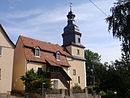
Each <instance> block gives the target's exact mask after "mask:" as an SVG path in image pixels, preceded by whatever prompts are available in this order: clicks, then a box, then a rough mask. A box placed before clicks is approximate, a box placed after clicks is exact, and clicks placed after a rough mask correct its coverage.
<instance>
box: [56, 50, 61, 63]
mask: <svg viewBox="0 0 130 98" xmlns="http://www.w3.org/2000/svg"><path fill="white" fill-rule="evenodd" d="M60 59H61V54H60V52H56V60H58V61H60Z"/></svg>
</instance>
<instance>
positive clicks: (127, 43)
mask: <svg viewBox="0 0 130 98" xmlns="http://www.w3.org/2000/svg"><path fill="white" fill-rule="evenodd" d="M111 13H112V15H111V16H109V17H108V18H107V19H106V20H107V22H108V23H109V28H108V29H109V30H111V31H112V33H113V36H114V37H116V38H119V39H120V40H121V42H122V59H124V61H125V62H126V63H127V65H130V0H118V1H117V2H116V3H115V5H114V7H112V8H111Z"/></svg>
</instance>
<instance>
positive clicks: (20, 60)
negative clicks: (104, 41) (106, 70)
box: [12, 10, 86, 91]
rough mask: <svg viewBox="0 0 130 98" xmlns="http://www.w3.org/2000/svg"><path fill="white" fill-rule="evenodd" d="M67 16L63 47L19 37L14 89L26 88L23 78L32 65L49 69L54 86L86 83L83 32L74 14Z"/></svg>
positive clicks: (82, 84) (83, 85)
mask: <svg viewBox="0 0 130 98" xmlns="http://www.w3.org/2000/svg"><path fill="white" fill-rule="evenodd" d="M67 18H68V22H67V26H66V27H65V28H64V32H63V34H62V37H63V45H62V46H59V45H55V44H51V43H48V42H43V41H39V40H35V39H32V38H28V37H24V36H20V37H19V38H18V41H17V43H16V48H15V51H14V67H13V86H12V87H13V90H17V91H24V90H25V86H24V84H23V82H22V80H20V77H21V76H23V75H25V73H26V72H27V71H28V70H30V69H32V68H33V69H34V70H36V71H37V70H43V71H44V72H48V73H49V76H50V78H51V80H52V81H53V88H56V89H66V88H68V89H69V88H71V87H73V86H75V84H78V85H79V86H81V88H84V87H85V86H86V68H85V59H84V48H85V47H84V46H83V45H82V44H81V35H82V34H81V33H80V31H79V28H78V26H76V25H75V23H74V21H75V20H74V18H75V15H74V14H73V13H72V11H71V10H70V12H69V13H68V15H67Z"/></svg>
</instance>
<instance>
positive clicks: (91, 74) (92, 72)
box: [85, 50, 106, 86]
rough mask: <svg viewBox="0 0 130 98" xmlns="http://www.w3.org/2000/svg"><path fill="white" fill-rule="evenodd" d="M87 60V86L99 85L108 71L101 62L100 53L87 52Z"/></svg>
mask: <svg viewBox="0 0 130 98" xmlns="http://www.w3.org/2000/svg"><path fill="white" fill-rule="evenodd" d="M85 58H86V74H87V85H88V86H89V85H93V84H94V85H98V84H99V83H100V79H101V77H102V75H103V73H104V71H105V70H106V68H105V66H103V64H102V63H101V62H100V60H101V56H100V55H99V54H98V53H94V52H92V51H90V50H85Z"/></svg>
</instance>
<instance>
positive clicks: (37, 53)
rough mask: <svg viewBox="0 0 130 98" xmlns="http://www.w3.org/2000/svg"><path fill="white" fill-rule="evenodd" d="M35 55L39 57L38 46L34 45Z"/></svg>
mask: <svg viewBox="0 0 130 98" xmlns="http://www.w3.org/2000/svg"><path fill="white" fill-rule="evenodd" d="M35 57H40V48H39V47H35Z"/></svg>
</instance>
